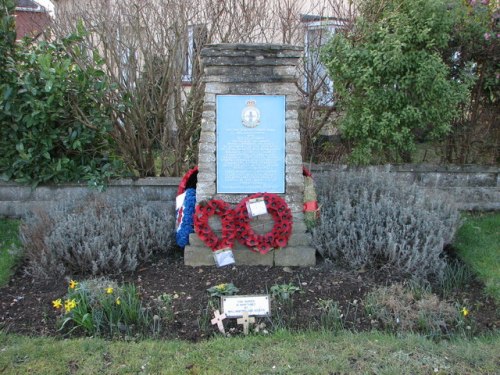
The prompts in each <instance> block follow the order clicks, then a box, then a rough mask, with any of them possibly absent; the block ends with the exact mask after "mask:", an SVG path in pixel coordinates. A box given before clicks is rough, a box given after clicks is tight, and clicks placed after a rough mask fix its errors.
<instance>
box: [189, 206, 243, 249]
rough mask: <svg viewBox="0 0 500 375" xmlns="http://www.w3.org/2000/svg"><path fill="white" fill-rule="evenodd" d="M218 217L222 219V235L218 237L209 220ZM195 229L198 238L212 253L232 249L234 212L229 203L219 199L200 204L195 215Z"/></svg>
mask: <svg viewBox="0 0 500 375" xmlns="http://www.w3.org/2000/svg"><path fill="white" fill-rule="evenodd" d="M213 215H216V216H219V217H220V218H221V222H222V235H221V238H219V237H217V235H216V234H215V232H214V231H213V229H212V228H211V227H210V224H209V222H208V221H209V219H210V217H211V216H213ZM194 229H195V231H196V234H198V237H199V238H200V239H201V240H202V241H203V243H204V244H205V245H207V246H208V247H209V248H210V249H212V251H217V250H220V249H225V248H232V247H233V244H234V239H235V236H236V234H235V232H236V231H235V225H234V211H233V210H232V209H231V206H230V205H229V203H226V202H224V201H222V200H219V199H212V200H210V201H208V202H200V204H199V205H198V206H196V210H195V214H194Z"/></svg>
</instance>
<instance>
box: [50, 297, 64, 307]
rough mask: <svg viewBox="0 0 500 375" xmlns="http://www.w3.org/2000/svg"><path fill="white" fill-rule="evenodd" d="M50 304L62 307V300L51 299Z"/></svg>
mask: <svg viewBox="0 0 500 375" xmlns="http://www.w3.org/2000/svg"><path fill="white" fill-rule="evenodd" d="M52 306H54V308H55V309H60V308H61V307H62V301H61V299H60V298H58V299H56V300H54V301H52Z"/></svg>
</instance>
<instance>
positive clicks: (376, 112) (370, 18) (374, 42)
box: [323, 0, 470, 164]
mask: <svg viewBox="0 0 500 375" xmlns="http://www.w3.org/2000/svg"><path fill="white" fill-rule="evenodd" d="M447 7H448V2H447V1H443V0H439V1H436V0H415V1H406V0H365V1H362V2H361V5H360V16H359V17H358V18H357V19H356V21H355V25H354V27H353V29H352V30H351V31H349V32H348V33H336V34H335V35H334V37H333V38H332V39H331V41H330V43H329V44H328V46H327V47H326V49H325V50H324V51H323V52H324V53H323V60H324V63H325V65H326V67H327V69H328V71H329V73H330V75H331V77H332V79H333V81H334V82H335V89H336V91H337V92H336V99H337V105H338V106H339V107H340V108H342V109H343V110H344V111H345V113H344V116H343V117H342V119H341V122H340V126H341V130H342V134H343V135H344V136H346V137H347V138H349V139H351V140H353V141H354V149H353V152H352V155H351V157H352V160H353V161H354V162H356V163H364V164H366V163H370V162H375V163H380V162H387V161H391V162H400V161H406V162H409V161H411V160H410V159H411V157H410V155H411V152H412V151H414V149H415V142H416V140H417V139H418V140H429V139H439V138H440V137H442V136H444V135H446V134H447V133H448V132H449V131H450V130H451V122H452V120H453V119H454V118H455V117H456V116H457V115H458V104H459V103H461V102H464V101H465V100H466V97H467V92H468V90H469V87H470V82H469V81H464V80H457V79H452V78H451V69H450V67H449V66H447V64H446V62H445V61H444V60H443V57H442V56H441V51H442V50H443V49H445V48H447V46H448V41H449V39H450V35H451V33H452V30H453V25H454V24H453V21H454V19H453V13H452V12H450V11H449V10H448V8H447Z"/></svg>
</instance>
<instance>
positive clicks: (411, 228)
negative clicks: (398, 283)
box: [313, 171, 460, 279]
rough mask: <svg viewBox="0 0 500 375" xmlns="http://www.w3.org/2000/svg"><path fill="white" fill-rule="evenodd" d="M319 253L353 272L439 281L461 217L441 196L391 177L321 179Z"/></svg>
mask: <svg viewBox="0 0 500 375" xmlns="http://www.w3.org/2000/svg"><path fill="white" fill-rule="evenodd" d="M317 181H318V190H319V192H318V197H319V202H320V207H321V217H320V223H319V224H318V226H317V227H316V228H315V229H314V230H313V239H314V243H315V246H316V248H317V250H318V251H319V252H320V253H321V254H323V255H324V256H326V257H329V258H332V259H335V260H338V261H340V262H341V263H344V264H345V265H347V266H349V267H351V268H354V269H360V268H364V267H366V268H370V267H382V266H391V267H394V268H396V269H397V270H399V271H400V272H403V273H407V274H411V275H412V276H414V277H416V278H420V279H430V278H433V277H435V278H441V277H442V275H443V271H444V268H445V266H446V262H445V259H444V257H443V248H444V246H445V245H446V244H449V243H451V241H452V239H453V236H454V233H455V231H456V229H457V228H458V225H459V223H460V215H459V212H458V211H457V210H456V208H454V206H453V205H452V204H451V203H449V202H448V200H447V199H446V198H445V197H444V196H442V195H437V193H433V194H426V193H424V192H423V191H422V190H421V189H419V188H418V187H417V186H415V185H409V184H407V183H404V182H401V181H398V180H396V179H395V177H394V176H393V175H391V174H390V173H388V172H377V171H360V172H356V171H348V172H344V173H337V174H326V175H323V176H318V177H317Z"/></svg>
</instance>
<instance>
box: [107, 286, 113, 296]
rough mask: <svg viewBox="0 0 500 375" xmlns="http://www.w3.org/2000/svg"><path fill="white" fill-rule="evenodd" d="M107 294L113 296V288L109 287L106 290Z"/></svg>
mask: <svg viewBox="0 0 500 375" xmlns="http://www.w3.org/2000/svg"><path fill="white" fill-rule="evenodd" d="M106 293H108V294H113V288H112V287H110V286H109V287H107V288H106Z"/></svg>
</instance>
